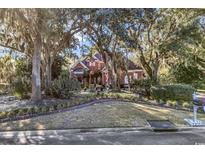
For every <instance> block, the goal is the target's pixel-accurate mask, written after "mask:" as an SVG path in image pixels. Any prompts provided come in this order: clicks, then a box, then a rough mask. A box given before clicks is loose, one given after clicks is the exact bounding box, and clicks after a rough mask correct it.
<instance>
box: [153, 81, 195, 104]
mask: <svg viewBox="0 0 205 154" xmlns="http://www.w3.org/2000/svg"><path fill="white" fill-rule="evenodd" d="M194 91H195V89H194V88H193V87H192V86H190V85H183V84H173V85H157V86H152V87H151V96H152V97H153V98H154V99H156V100H157V101H160V100H162V101H164V102H166V101H168V100H172V101H188V102H190V101H192V100H193V99H192V94H193V92H194Z"/></svg>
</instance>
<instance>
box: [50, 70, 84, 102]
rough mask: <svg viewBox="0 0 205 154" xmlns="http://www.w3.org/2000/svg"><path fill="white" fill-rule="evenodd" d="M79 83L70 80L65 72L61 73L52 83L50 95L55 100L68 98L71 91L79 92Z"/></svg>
mask: <svg viewBox="0 0 205 154" xmlns="http://www.w3.org/2000/svg"><path fill="white" fill-rule="evenodd" d="M80 88H81V86H80V83H79V82H78V81H77V80H76V79H71V78H69V76H68V73H67V72H63V73H61V75H60V76H59V77H58V79H56V80H54V81H53V83H52V95H53V96H54V97H57V98H66V99H67V98H70V96H71V95H72V93H73V91H78V90H80Z"/></svg>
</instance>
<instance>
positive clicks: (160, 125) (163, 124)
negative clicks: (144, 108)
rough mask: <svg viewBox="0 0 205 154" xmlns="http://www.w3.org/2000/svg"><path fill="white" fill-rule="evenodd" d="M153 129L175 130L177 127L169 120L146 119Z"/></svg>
mask: <svg viewBox="0 0 205 154" xmlns="http://www.w3.org/2000/svg"><path fill="white" fill-rule="evenodd" d="M147 122H148V123H149V125H150V126H151V128H152V130H153V131H177V130H178V129H177V127H176V126H175V125H174V124H173V123H172V122H170V121H169V120H147Z"/></svg>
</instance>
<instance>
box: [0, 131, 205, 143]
mask: <svg viewBox="0 0 205 154" xmlns="http://www.w3.org/2000/svg"><path fill="white" fill-rule="evenodd" d="M0 144H17V145H19V144H43V145H45V144H46V145H61V144H63V145H163V144H165V145H183V144H184V145H186V144H187V145H193V144H194V145H196V144H197V145H198V144H200V145H201V144H203V145H205V128H183V129H180V130H179V131H177V132H153V131H152V130H150V129H149V128H98V129H68V130H38V131H5V132H0Z"/></svg>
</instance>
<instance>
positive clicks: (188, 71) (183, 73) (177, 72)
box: [172, 63, 205, 86]
mask: <svg viewBox="0 0 205 154" xmlns="http://www.w3.org/2000/svg"><path fill="white" fill-rule="evenodd" d="M172 74H173V76H174V77H175V79H176V82H178V83H185V84H192V85H194V83H197V81H200V80H202V79H203V78H204V77H205V75H204V73H203V71H202V70H200V69H199V68H198V67H197V66H196V65H194V64H192V65H185V64H184V63H181V64H179V65H176V66H175V67H174V68H173V69H172ZM196 86H197V85H196Z"/></svg>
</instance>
